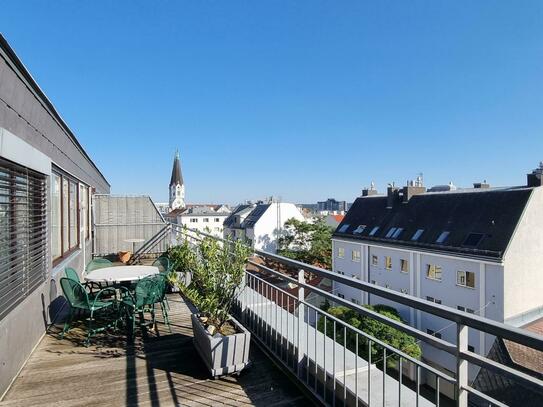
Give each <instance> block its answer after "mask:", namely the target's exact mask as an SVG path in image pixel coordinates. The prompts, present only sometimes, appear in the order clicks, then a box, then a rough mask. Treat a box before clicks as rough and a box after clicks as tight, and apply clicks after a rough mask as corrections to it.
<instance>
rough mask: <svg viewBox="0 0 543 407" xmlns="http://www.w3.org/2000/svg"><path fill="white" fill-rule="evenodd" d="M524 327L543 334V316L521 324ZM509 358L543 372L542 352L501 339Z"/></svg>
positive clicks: (523, 365) (535, 370) (530, 368)
mask: <svg viewBox="0 0 543 407" xmlns="http://www.w3.org/2000/svg"><path fill="white" fill-rule="evenodd" d="M523 328H524V329H526V330H528V331H531V332H534V333H536V334H539V335H543V318H541V319H538V320H536V321H533V322H531V323H529V324H528V325H525V326H523ZM503 342H504V344H505V348H506V349H507V352H509V356H510V357H511V360H512V361H513V362H514V363H516V364H518V365H520V366H522V367H524V368H526V369H529V370H532V371H534V372H537V373H540V374H543V352H541V351H538V350H535V349H532V348H529V347H527V346H524V345H519V344H518V343H514V342H511V341H508V340H504V341H503Z"/></svg>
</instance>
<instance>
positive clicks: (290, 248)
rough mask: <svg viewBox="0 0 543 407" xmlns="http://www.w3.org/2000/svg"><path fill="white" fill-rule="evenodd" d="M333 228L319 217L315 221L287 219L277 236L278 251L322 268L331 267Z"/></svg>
mask: <svg viewBox="0 0 543 407" xmlns="http://www.w3.org/2000/svg"><path fill="white" fill-rule="evenodd" d="M332 233H333V229H332V228H331V227H329V226H328V225H326V223H325V222H324V219H322V218H320V219H318V220H317V221H316V222H315V223H309V222H304V221H299V220H297V219H294V218H292V219H289V220H288V221H287V222H285V229H284V234H283V236H281V237H280V238H279V242H278V243H279V250H278V253H279V254H280V255H282V256H285V257H289V258H291V259H294V260H298V261H302V262H304V263H308V264H312V265H315V266H319V267H323V268H328V269H329V268H331V267H332Z"/></svg>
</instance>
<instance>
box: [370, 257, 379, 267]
mask: <svg viewBox="0 0 543 407" xmlns="http://www.w3.org/2000/svg"><path fill="white" fill-rule="evenodd" d="M371 264H372V265H373V266H378V265H379V258H378V257H377V256H376V255H375V254H374V255H372V256H371Z"/></svg>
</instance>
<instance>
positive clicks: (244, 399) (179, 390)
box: [0, 294, 309, 407]
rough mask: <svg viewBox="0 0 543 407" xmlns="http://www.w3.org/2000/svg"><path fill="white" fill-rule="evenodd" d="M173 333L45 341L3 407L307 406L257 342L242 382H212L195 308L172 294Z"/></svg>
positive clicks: (161, 328)
mask: <svg viewBox="0 0 543 407" xmlns="http://www.w3.org/2000/svg"><path fill="white" fill-rule="evenodd" d="M169 303H170V306H171V311H170V319H171V324H172V331H173V333H171V334H170V333H169V332H168V329H167V327H166V326H165V325H163V324H162V323H161V320H160V319H159V324H158V330H157V332H156V333H150V335H149V336H148V337H147V338H145V339H143V338H142V337H141V335H139V333H138V335H137V337H136V338H135V339H134V340H133V341H131V342H128V343H127V339H126V336H125V335H124V334H120V333H118V334H112V333H109V334H103V335H99V336H97V337H95V338H93V340H92V345H91V346H90V347H88V348H85V347H84V346H83V345H82V343H83V341H84V331H83V330H81V329H79V328H77V327H75V328H73V329H72V330H71V331H70V332H69V333H68V334H66V336H65V338H64V339H63V340H59V339H58V332H59V331H60V328H59V327H58V326H54V327H52V328H51V329H50V332H49V333H48V334H47V335H45V337H44V338H43V340H42V341H41V343H40V344H39V345H38V347H37V349H36V350H35V351H34V353H33V355H32V356H31V357H30V359H29V360H28V362H27V364H26V366H25V367H24V369H23V370H22V371H21V373H20V375H19V376H18V377H17V379H16V380H15V382H14V384H13V386H12V387H11V389H10V390H9V392H8V393H7V394H6V396H5V398H4V400H3V401H2V402H0V406H2V407H3V406H32V405H40V406H48V405H51V406H52V405H54V406H57V407H60V406H87V405H88V406H91V405H92V406H96V405H108V406H142V405H145V406H147V405H150V406H154V407H159V406H191V405H206V406H216V405H231V406H240V405H257V406H264V405H265V406H280V405H289V406H290V405H308V404H309V402H308V400H307V399H305V398H304V396H303V395H302V393H301V392H300V391H299V390H298V388H297V387H296V386H295V385H294V384H293V383H292V382H290V381H289V380H288V379H287V378H286V376H284V374H283V373H282V372H281V371H280V370H278V369H277V368H276V367H275V365H273V364H272V363H271V361H270V360H269V359H268V358H267V357H266V356H265V355H264V354H263V353H262V352H261V351H260V350H259V349H258V348H257V347H256V346H255V345H254V344H253V346H252V347H251V361H252V365H251V366H250V367H249V368H247V369H246V370H244V371H243V372H242V373H241V375H240V376H238V377H236V376H232V377H224V378H222V379H219V380H213V379H211V378H210V376H209V373H208V371H207V370H206V368H205V366H204V363H203V361H202V360H201V359H200V357H199V355H198V354H197V353H196V350H195V348H194V345H193V343H192V326H191V322H190V313H191V310H190V309H189V307H188V306H187V304H186V303H185V302H184V300H183V299H182V297H180V296H179V295H177V294H171V295H170V296H169Z"/></svg>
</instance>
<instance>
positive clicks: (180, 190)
mask: <svg viewBox="0 0 543 407" xmlns="http://www.w3.org/2000/svg"><path fill="white" fill-rule="evenodd" d="M179 208H181V209H183V208H185V185H184V183H183V175H181V163H180V161H179V151H176V152H175V158H174V160H173V168H172V178H171V180H170V210H172V211H173V210H174V209H179Z"/></svg>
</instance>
